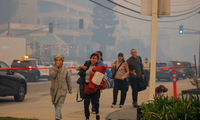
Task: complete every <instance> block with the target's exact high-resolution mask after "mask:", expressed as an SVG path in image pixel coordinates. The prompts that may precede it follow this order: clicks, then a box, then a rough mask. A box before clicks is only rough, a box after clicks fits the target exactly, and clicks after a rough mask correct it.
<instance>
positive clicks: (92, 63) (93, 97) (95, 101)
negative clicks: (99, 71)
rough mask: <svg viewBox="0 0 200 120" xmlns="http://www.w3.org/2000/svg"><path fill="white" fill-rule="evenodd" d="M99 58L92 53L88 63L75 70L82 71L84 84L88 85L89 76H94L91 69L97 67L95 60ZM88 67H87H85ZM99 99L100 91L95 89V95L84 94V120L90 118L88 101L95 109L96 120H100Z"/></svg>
mask: <svg viewBox="0 0 200 120" xmlns="http://www.w3.org/2000/svg"><path fill="white" fill-rule="evenodd" d="M98 58H99V56H98V55H97V54H96V53H93V54H92V55H91V56H90V61H86V62H85V64H84V65H81V66H78V67H77V68H76V70H81V69H82V70H84V71H83V75H84V78H85V80H84V81H85V84H86V85H89V77H90V75H91V74H94V71H92V68H95V67H96V66H98V63H97V60H98ZM86 66H88V67H86ZM99 98H100V90H99V89H97V90H96V92H95V93H92V94H87V95H86V94H85V97H84V112H85V117H86V120H89V117H90V112H89V105H90V100H91V101H92V103H93V104H94V107H95V113H96V120H100V116H99Z"/></svg>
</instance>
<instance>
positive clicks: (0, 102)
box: [0, 75, 183, 106]
mask: <svg viewBox="0 0 200 120" xmlns="http://www.w3.org/2000/svg"><path fill="white" fill-rule="evenodd" d="M78 77H79V76H78V75H72V93H75V94H76V92H77V90H78V84H76V81H77V79H78ZM181 80H183V79H180V81H181ZM180 81H179V82H180ZM156 83H157V84H172V82H169V81H167V80H165V79H162V80H161V81H156ZM181 83H182V82H181ZM50 84H51V81H48V80H47V79H40V80H39V81H38V82H27V85H28V90H27V94H26V96H25V100H24V101H23V102H35V101H37V100H39V99H40V98H42V97H43V96H48V95H50ZM8 104H9V105H11V104H18V102H15V100H14V97H13V96H7V97H0V106H5V105H8Z"/></svg>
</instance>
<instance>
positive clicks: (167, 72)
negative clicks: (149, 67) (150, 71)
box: [156, 61, 179, 81]
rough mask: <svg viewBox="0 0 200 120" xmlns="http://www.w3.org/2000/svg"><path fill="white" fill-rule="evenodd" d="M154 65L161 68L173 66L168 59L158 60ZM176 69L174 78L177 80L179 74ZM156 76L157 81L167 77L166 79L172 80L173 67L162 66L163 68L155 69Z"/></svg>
mask: <svg viewBox="0 0 200 120" xmlns="http://www.w3.org/2000/svg"><path fill="white" fill-rule="evenodd" d="M156 67H157V68H162V67H174V65H173V63H172V62H169V61H158V62H156ZM175 70H176V80H177V81H178V79H179V74H178V72H177V69H175ZM156 78H157V80H158V81H160V80H161V79H167V80H168V81H173V69H169V68H163V69H156Z"/></svg>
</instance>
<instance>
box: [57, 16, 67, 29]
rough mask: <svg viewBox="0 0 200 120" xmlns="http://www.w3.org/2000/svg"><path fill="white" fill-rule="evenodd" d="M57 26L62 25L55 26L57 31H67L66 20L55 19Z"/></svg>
mask: <svg viewBox="0 0 200 120" xmlns="http://www.w3.org/2000/svg"><path fill="white" fill-rule="evenodd" d="M62 23H64V24H62ZM57 24H62V25H57V29H67V24H68V23H67V18H61V17H58V18H57Z"/></svg>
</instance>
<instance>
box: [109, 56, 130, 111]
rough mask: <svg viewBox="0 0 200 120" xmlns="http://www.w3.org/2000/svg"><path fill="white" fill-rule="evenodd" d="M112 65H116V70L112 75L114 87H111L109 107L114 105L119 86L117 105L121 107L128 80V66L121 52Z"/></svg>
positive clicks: (124, 98)
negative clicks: (119, 96) (111, 99)
mask: <svg viewBox="0 0 200 120" xmlns="http://www.w3.org/2000/svg"><path fill="white" fill-rule="evenodd" d="M113 67H116V69H118V70H117V72H116V74H115V76H113V77H114V88H113V103H112V105H111V107H115V106H116V102H117V95H118V90H119V88H120V89H121V100H120V103H119V107H120V108H123V105H124V102H125V100H126V93H127V89H128V82H127V78H126V76H127V75H128V74H129V68H128V64H127V62H125V61H124V55H123V53H119V54H118V61H115V63H114V64H113Z"/></svg>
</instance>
